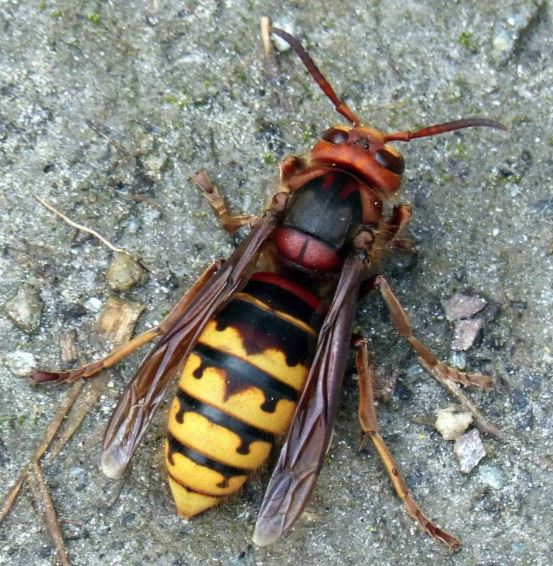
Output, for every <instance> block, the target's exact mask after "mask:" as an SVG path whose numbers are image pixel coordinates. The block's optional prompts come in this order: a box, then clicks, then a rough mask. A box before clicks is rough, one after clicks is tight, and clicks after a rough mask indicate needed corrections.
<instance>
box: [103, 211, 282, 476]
mask: <svg viewBox="0 0 553 566" xmlns="http://www.w3.org/2000/svg"><path fill="white" fill-rule="evenodd" d="M277 222H278V216H277V215H276V214H274V213H271V212H269V213H267V214H266V215H265V216H264V217H263V218H262V219H261V220H260V221H259V222H258V223H257V224H256V225H255V227H254V228H253V230H252V232H251V234H250V235H249V237H248V238H247V239H246V240H244V242H243V243H242V244H241V245H240V246H239V247H238V248H237V250H236V251H235V252H234V253H233V254H232V256H231V257H230V258H229V259H228V260H227V261H226V262H225V263H224V264H223V265H222V266H221V268H220V269H219V270H218V271H217V272H216V273H215V274H214V275H213V276H212V277H211V279H210V280H209V281H208V282H207V283H206V285H205V286H203V287H202V288H201V289H200V290H199V291H198V292H197V294H195V296H194V297H193V300H190V301H189V303H188V304H187V305H186V306H185V308H184V309H183V310H182V311H181V312H180V313H179V316H178V317H177V318H176V320H174V321H171V323H172V325H171V326H170V328H169V329H168V330H167V332H166V333H165V334H164V335H163V337H162V338H161V340H160V341H159V343H158V344H157V345H156V346H155V348H154V349H153V350H152V351H151V352H150V353H149V354H148V355H147V356H146V358H144V360H143V361H142V363H141V364H140V367H139V369H138V372H137V374H136V375H135V377H134V378H133V379H132V381H131V382H130V383H129V384H128V385H127V387H126V388H125V391H124V392H123V394H122V396H121V398H120V400H119V402H118V404H117V406H116V408H115V410H114V411H113V414H112V415H111V418H110V421H109V423H108V426H107V428H106V432H105V435H104V442H103V445H102V469H103V471H104V473H105V474H106V475H107V476H109V477H114V478H116V477H120V476H121V475H122V474H123V472H124V471H125V469H126V467H127V465H128V463H129V461H130V459H131V457H132V455H133V454H134V452H135V450H136V448H137V447H138V445H139V443H140V441H141V439H142V437H143V435H144V433H145V432H146V429H147V427H148V425H149V424H150V421H151V420H152V417H153V416H154V414H155V412H156V410H157V408H158V407H159V404H160V403H161V401H162V399H163V397H164V395H165V393H166V391H167V388H168V387H169V385H170V383H171V379H172V377H173V376H174V375H175V373H176V372H177V371H178V370H179V369H180V367H181V366H182V364H183V362H184V360H185V358H186V356H187V355H188V354H189V352H190V350H191V349H192V347H193V346H194V342H195V340H196V337H197V336H198V334H199V333H200V332H201V330H202V328H203V327H204V325H205V324H206V322H207V321H208V320H209V319H210V318H211V317H212V316H213V314H214V313H215V311H217V310H218V309H219V308H220V307H221V306H222V305H223V304H224V303H225V302H226V301H228V299H229V298H230V297H231V296H232V294H233V293H234V292H235V291H236V290H237V289H238V288H239V287H240V286H241V285H243V284H244V282H245V281H246V278H247V276H248V275H249V268H250V267H251V266H252V264H253V262H254V261H255V259H256V258H257V255H258V254H259V252H260V250H261V247H262V246H263V244H264V243H265V242H266V240H267V238H269V237H270V236H271V234H272V233H273V231H274V229H275V227H276V225H277ZM184 300H185V302H186V297H185V299H184Z"/></svg>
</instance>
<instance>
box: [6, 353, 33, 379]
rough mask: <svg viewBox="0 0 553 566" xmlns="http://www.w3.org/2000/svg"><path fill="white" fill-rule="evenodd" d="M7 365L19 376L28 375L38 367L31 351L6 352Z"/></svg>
mask: <svg viewBox="0 0 553 566" xmlns="http://www.w3.org/2000/svg"><path fill="white" fill-rule="evenodd" d="M6 365H7V366H8V369H9V370H10V371H11V372H12V373H13V374H14V375H15V376H17V377H28V376H29V375H31V372H32V371H33V369H34V368H35V367H36V360H35V357H34V356H33V354H31V352H23V351H22V350H15V351H14V352H9V353H8V354H6Z"/></svg>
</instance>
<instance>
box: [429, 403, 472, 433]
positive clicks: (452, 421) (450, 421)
mask: <svg viewBox="0 0 553 566" xmlns="http://www.w3.org/2000/svg"><path fill="white" fill-rule="evenodd" d="M472 420H473V419H472V415H471V413H470V412H469V411H464V410H463V409H460V408H459V407H446V408H445V409H440V410H439V411H437V412H436V422H435V424H434V426H435V427H436V430H437V431H438V432H439V433H440V434H441V435H442V436H443V437H444V438H445V439H446V440H455V439H457V438H459V437H460V436H461V435H462V434H463V433H464V432H465V430H467V428H468V427H469V426H470V425H471V424H472Z"/></svg>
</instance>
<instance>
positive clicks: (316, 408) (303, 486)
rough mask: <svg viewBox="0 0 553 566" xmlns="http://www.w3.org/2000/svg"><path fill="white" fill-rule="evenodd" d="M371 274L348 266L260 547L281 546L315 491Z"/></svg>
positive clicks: (258, 537) (267, 508) (277, 476)
mask: <svg viewBox="0 0 553 566" xmlns="http://www.w3.org/2000/svg"><path fill="white" fill-rule="evenodd" d="M365 273H366V271H365V263H364V260H363V258H362V257H359V256H357V255H352V256H350V257H349V258H348V260H347V261H346V262H345V264H344V268H343V270H342V274H341V276H340V281H339V283H338V287H337V290H336V294H335V296H334V299H333V301H332V304H331V306H330V309H329V312H328V314H327V316H326V319H325V321H324V323H323V326H322V329H321V332H320V334H319V340H318V343H317V351H316V353H315V357H314V360H313V365H312V366H311V369H310V372H309V376H308V378H307V383H306V387H305V390H304V392H303V394H302V396H301V399H300V401H299V403H298V406H297V408H296V413H295V415H294V421H293V423H292V426H291V428H290V432H289V433H288V438H287V440H286V443H285V444H284V446H283V447H282V451H281V453H280V457H279V460H278V463H277V465H276V468H275V470H274V472H273V475H272V477H271V480H270V482H269V486H268V487H267V491H266V493H265V497H264V499H263V503H262V505H261V510H260V511H259V516H258V518H257V523H256V526H255V533H254V537H253V540H254V542H255V543H256V544H257V545H259V546H266V545H268V544H271V543H273V542H275V541H276V540H277V539H279V538H280V537H281V536H282V535H283V534H284V533H286V532H287V531H288V530H289V529H290V528H291V527H292V525H293V524H294V523H295V522H296V520H297V518H298V517H299V515H300V514H301V512H302V511H303V509H304V507H305V505H306V504H307V502H308V500H309V497H310V495H311V493H312V491H313V488H314V487H315V483H316V481H317V477H318V475H319V471H320V469H321V466H322V461H323V458H324V456H325V454H326V451H327V448H328V444H329V442H330V438H331V434H332V425H333V422H334V416H335V414H336V409H337V406H338V399H339V392H340V388H341V386H342V380H343V377H344V372H345V366H346V360H347V351H348V350H349V346H350V336H351V327H352V322H353V317H354V315H355V310H356V307H357V298H358V296H359V286H360V284H361V281H362V280H363V279H364V276H365Z"/></svg>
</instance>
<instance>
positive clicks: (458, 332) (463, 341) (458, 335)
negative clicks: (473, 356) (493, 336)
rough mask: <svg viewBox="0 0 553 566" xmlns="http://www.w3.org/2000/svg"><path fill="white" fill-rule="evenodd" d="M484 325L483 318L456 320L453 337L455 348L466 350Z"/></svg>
mask: <svg viewBox="0 0 553 566" xmlns="http://www.w3.org/2000/svg"><path fill="white" fill-rule="evenodd" d="M483 326H484V321H483V320H482V319H481V318H471V319H470V320H458V321H456V322H455V331H454V337H453V349H454V350H458V351H461V352H464V351H466V350H468V349H469V348H470V347H471V346H472V345H473V344H474V341H475V340H476V338H477V337H478V334H479V333H480V330H482V327H483Z"/></svg>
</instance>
